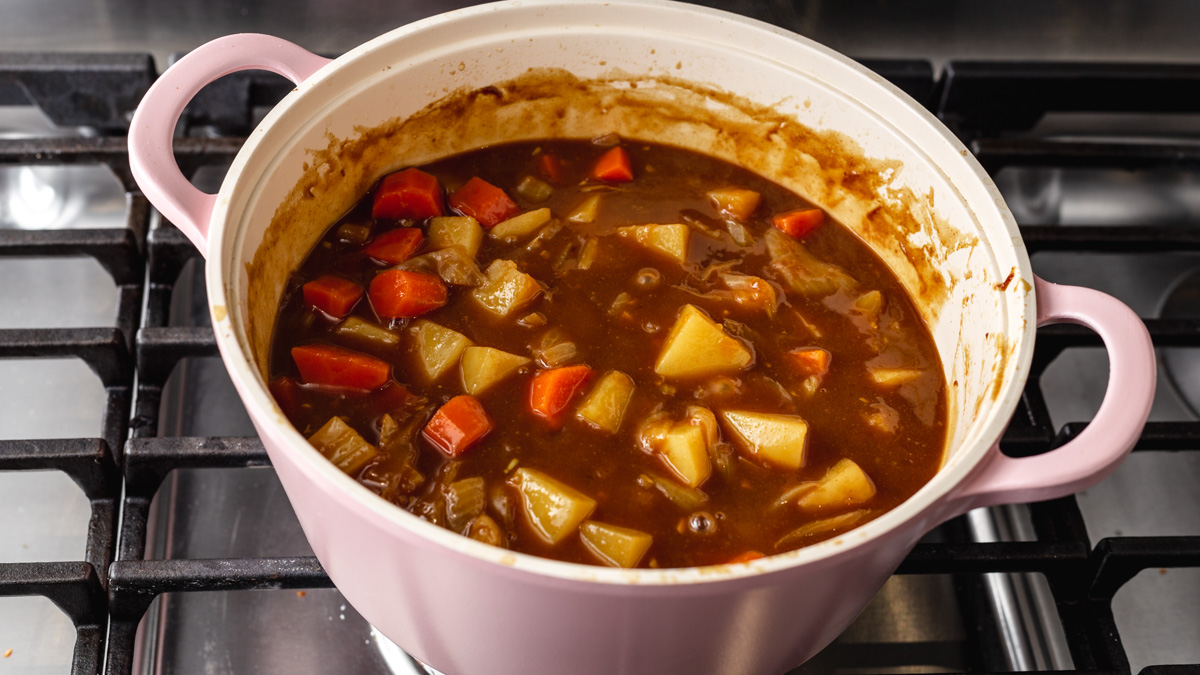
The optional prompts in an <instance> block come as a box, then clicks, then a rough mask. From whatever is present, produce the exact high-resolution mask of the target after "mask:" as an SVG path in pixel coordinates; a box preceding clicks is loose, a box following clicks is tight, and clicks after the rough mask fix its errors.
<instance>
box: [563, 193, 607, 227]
mask: <svg viewBox="0 0 1200 675" xmlns="http://www.w3.org/2000/svg"><path fill="white" fill-rule="evenodd" d="M599 212H600V195H592V196H590V197H588V198H587V199H585V200H583V201H582V202H580V203H579V205H578V206H576V207H575V208H574V209H572V210H571V213H569V214H567V220H568V221H570V222H572V223H590V222H592V221H594V220H595V219H596V215H597V214H598V213H599Z"/></svg>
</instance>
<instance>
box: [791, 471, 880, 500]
mask: <svg viewBox="0 0 1200 675" xmlns="http://www.w3.org/2000/svg"><path fill="white" fill-rule="evenodd" d="M874 496H875V483H873V482H871V478H870V477H869V476H867V474H866V472H864V471H863V470H862V468H861V467H859V466H858V465H857V464H855V463H854V461H853V460H850V459H841V460H839V461H838V463H837V464H834V465H833V466H832V467H830V469H829V471H827V472H825V475H824V476H822V477H821V480H819V481H817V488H816V489H815V490H813V491H812V492H809V493H808V494H806V495H804V496H803V497H801V498H800V499H799V500H797V501H796V504H798V505H799V506H800V508H802V509H804V510H805V511H816V510H820V509H827V508H839V507H843V506H854V505H857V504H862V503H863V502H865V501H867V500H868V499H870V498H871V497H874Z"/></svg>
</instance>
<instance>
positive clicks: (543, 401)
mask: <svg viewBox="0 0 1200 675" xmlns="http://www.w3.org/2000/svg"><path fill="white" fill-rule="evenodd" d="M591 378H592V369H591V368H588V367H587V366H566V367H564V368H551V369H550V370H543V371H541V372H540V373H538V374H537V375H535V376H534V377H533V381H532V382H530V385H529V409H530V410H532V411H533V414H534V415H537V416H538V417H540V418H542V419H544V420H546V421H547V422H549V423H550V426H551V427H552V428H554V429H557V428H559V427H561V426H562V423H563V414H564V413H565V412H566V410H567V406H568V405H570V403H571V399H573V398H575V394H577V393H579V390H581V389H583V385H585V384H587V381H588V380H590V379H591Z"/></svg>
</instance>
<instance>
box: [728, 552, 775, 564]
mask: <svg viewBox="0 0 1200 675" xmlns="http://www.w3.org/2000/svg"><path fill="white" fill-rule="evenodd" d="M765 557H767V556H765V555H763V554H761V553H759V552H758V551H746V552H745V553H740V554H738V555H736V556H734V557H732V558H730V559H729V561H728V562H726V563H725V564H726V565H736V564H737V563H748V562H750V561H751V560H762V559H763V558H765Z"/></svg>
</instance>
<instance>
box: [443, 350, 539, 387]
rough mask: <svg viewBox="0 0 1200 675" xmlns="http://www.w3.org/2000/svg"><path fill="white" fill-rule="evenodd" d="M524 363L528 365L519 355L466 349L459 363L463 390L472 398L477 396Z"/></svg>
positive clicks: (524, 358) (527, 361)
mask: <svg viewBox="0 0 1200 675" xmlns="http://www.w3.org/2000/svg"><path fill="white" fill-rule="evenodd" d="M526 363H529V359H528V358H526V357H524V356H521V355H519V354H510V353H508V352H504V351H500V350H499V349H493V348H491V347H475V346H471V347H467V348H466V349H464V350H463V353H462V359H461V360H460V361H459V364H460V365H461V366H462V376H463V389H465V390H466V392H467V393H468V394H470V395H472V396H478V395H479V394H482V393H483V392H485V391H487V390H488V389H490V388H491V386H492V385H493V384H496V383H497V382H499V381H501V380H503V379H504V378H506V377H508V376H509V375H512V374H513V373H515V372H516V371H517V369H518V368H520V367H521V366H523V365H525V364H526Z"/></svg>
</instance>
